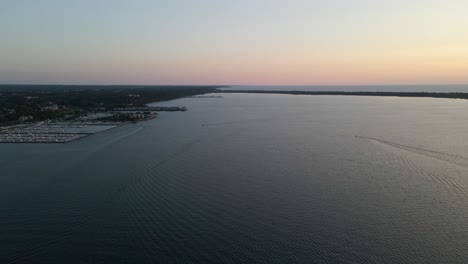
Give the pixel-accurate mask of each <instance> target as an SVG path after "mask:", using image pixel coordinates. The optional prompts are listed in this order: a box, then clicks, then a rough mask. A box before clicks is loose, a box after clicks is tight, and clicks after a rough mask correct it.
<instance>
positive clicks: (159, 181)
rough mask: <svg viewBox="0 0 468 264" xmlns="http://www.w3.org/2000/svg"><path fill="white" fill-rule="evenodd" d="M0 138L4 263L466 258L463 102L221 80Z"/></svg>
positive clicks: (467, 104) (466, 109)
mask: <svg viewBox="0 0 468 264" xmlns="http://www.w3.org/2000/svg"><path fill="white" fill-rule="evenodd" d="M158 105H164V106H172V105H176V106H186V107H187V108H188V109H189V110H188V111H187V112H177V113H161V114H160V115H159V117H158V119H155V120H151V121H148V122H144V123H138V124H131V125H126V126H123V127H118V128H115V129H112V130H109V131H106V132H102V133H99V134H96V135H93V136H91V137H87V138H85V139H82V140H78V141H74V142H72V143H69V144H56V145H54V144H32V145H27V144H2V145H0V239H1V247H0V263H467V262H468V224H467V223H468V221H467V220H468V101H466V100H451V99H432V98H397V97H354V96H295V95H268V94H223V98H198V99H190V98H186V99H180V100H176V101H170V102H164V103H159V104H158Z"/></svg>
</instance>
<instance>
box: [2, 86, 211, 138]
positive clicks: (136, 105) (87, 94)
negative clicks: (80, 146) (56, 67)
mask: <svg viewBox="0 0 468 264" xmlns="http://www.w3.org/2000/svg"><path fill="white" fill-rule="evenodd" d="M217 88H220V87H219V86H91V85H89V86H83V85H2V86H0V143H67V142H70V141H74V140H76V139H80V138H83V137H86V136H89V135H92V134H95V133H98V132H101V131H105V130H108V129H111V128H114V127H117V126H119V125H122V124H126V123H129V122H139V121H145V120H148V119H152V118H155V117H156V116H157V112H160V111H186V110H187V109H186V108H185V107H183V106H171V107H150V106H148V105H147V104H149V103H153V102H160V101H168V100H173V99H178V98H182V97H191V96H195V95H200V94H206V93H213V92H216V89H217Z"/></svg>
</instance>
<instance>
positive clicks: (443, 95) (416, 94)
mask: <svg viewBox="0 0 468 264" xmlns="http://www.w3.org/2000/svg"><path fill="white" fill-rule="evenodd" d="M218 92H220V93H256V94H292V95H349V96H394V97H395V96H396V97H431V98H448V99H468V93H434V92H344V91H272V90H218Z"/></svg>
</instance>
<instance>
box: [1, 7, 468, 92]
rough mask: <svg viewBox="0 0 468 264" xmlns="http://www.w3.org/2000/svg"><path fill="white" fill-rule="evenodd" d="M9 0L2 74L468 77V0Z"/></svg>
mask: <svg viewBox="0 0 468 264" xmlns="http://www.w3.org/2000/svg"><path fill="white" fill-rule="evenodd" d="M0 2H1V7H0V40H1V41H0V83H41V84H257V85H324V84H325V85H332V84H354V85H355V84H445V83H447V84H455V83H456V84H460V83H468V1H467V0H450V1H447V0H444V1H442V0H440V1H436V0H385V1H384V0H322V1H319V0H315V1H314V0H283V1H279V0H235V1H231V0H229V1H228V0H193V1H189V0H185V1H182V0H165V1H163V0H0Z"/></svg>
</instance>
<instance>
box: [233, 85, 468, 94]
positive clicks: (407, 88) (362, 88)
mask: <svg viewBox="0 0 468 264" xmlns="http://www.w3.org/2000/svg"><path fill="white" fill-rule="evenodd" d="M225 89H226V88H225ZM227 89H230V90H232V89H235V90H271V91H330V92H337V91H339V92H435V93H455V92H457V93H468V84H466V85H354V86H349V85H347V86H344V85H342V86H339V85H332V86H253V85H250V86H249V85H243V86H231V87H229V88H227Z"/></svg>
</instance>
